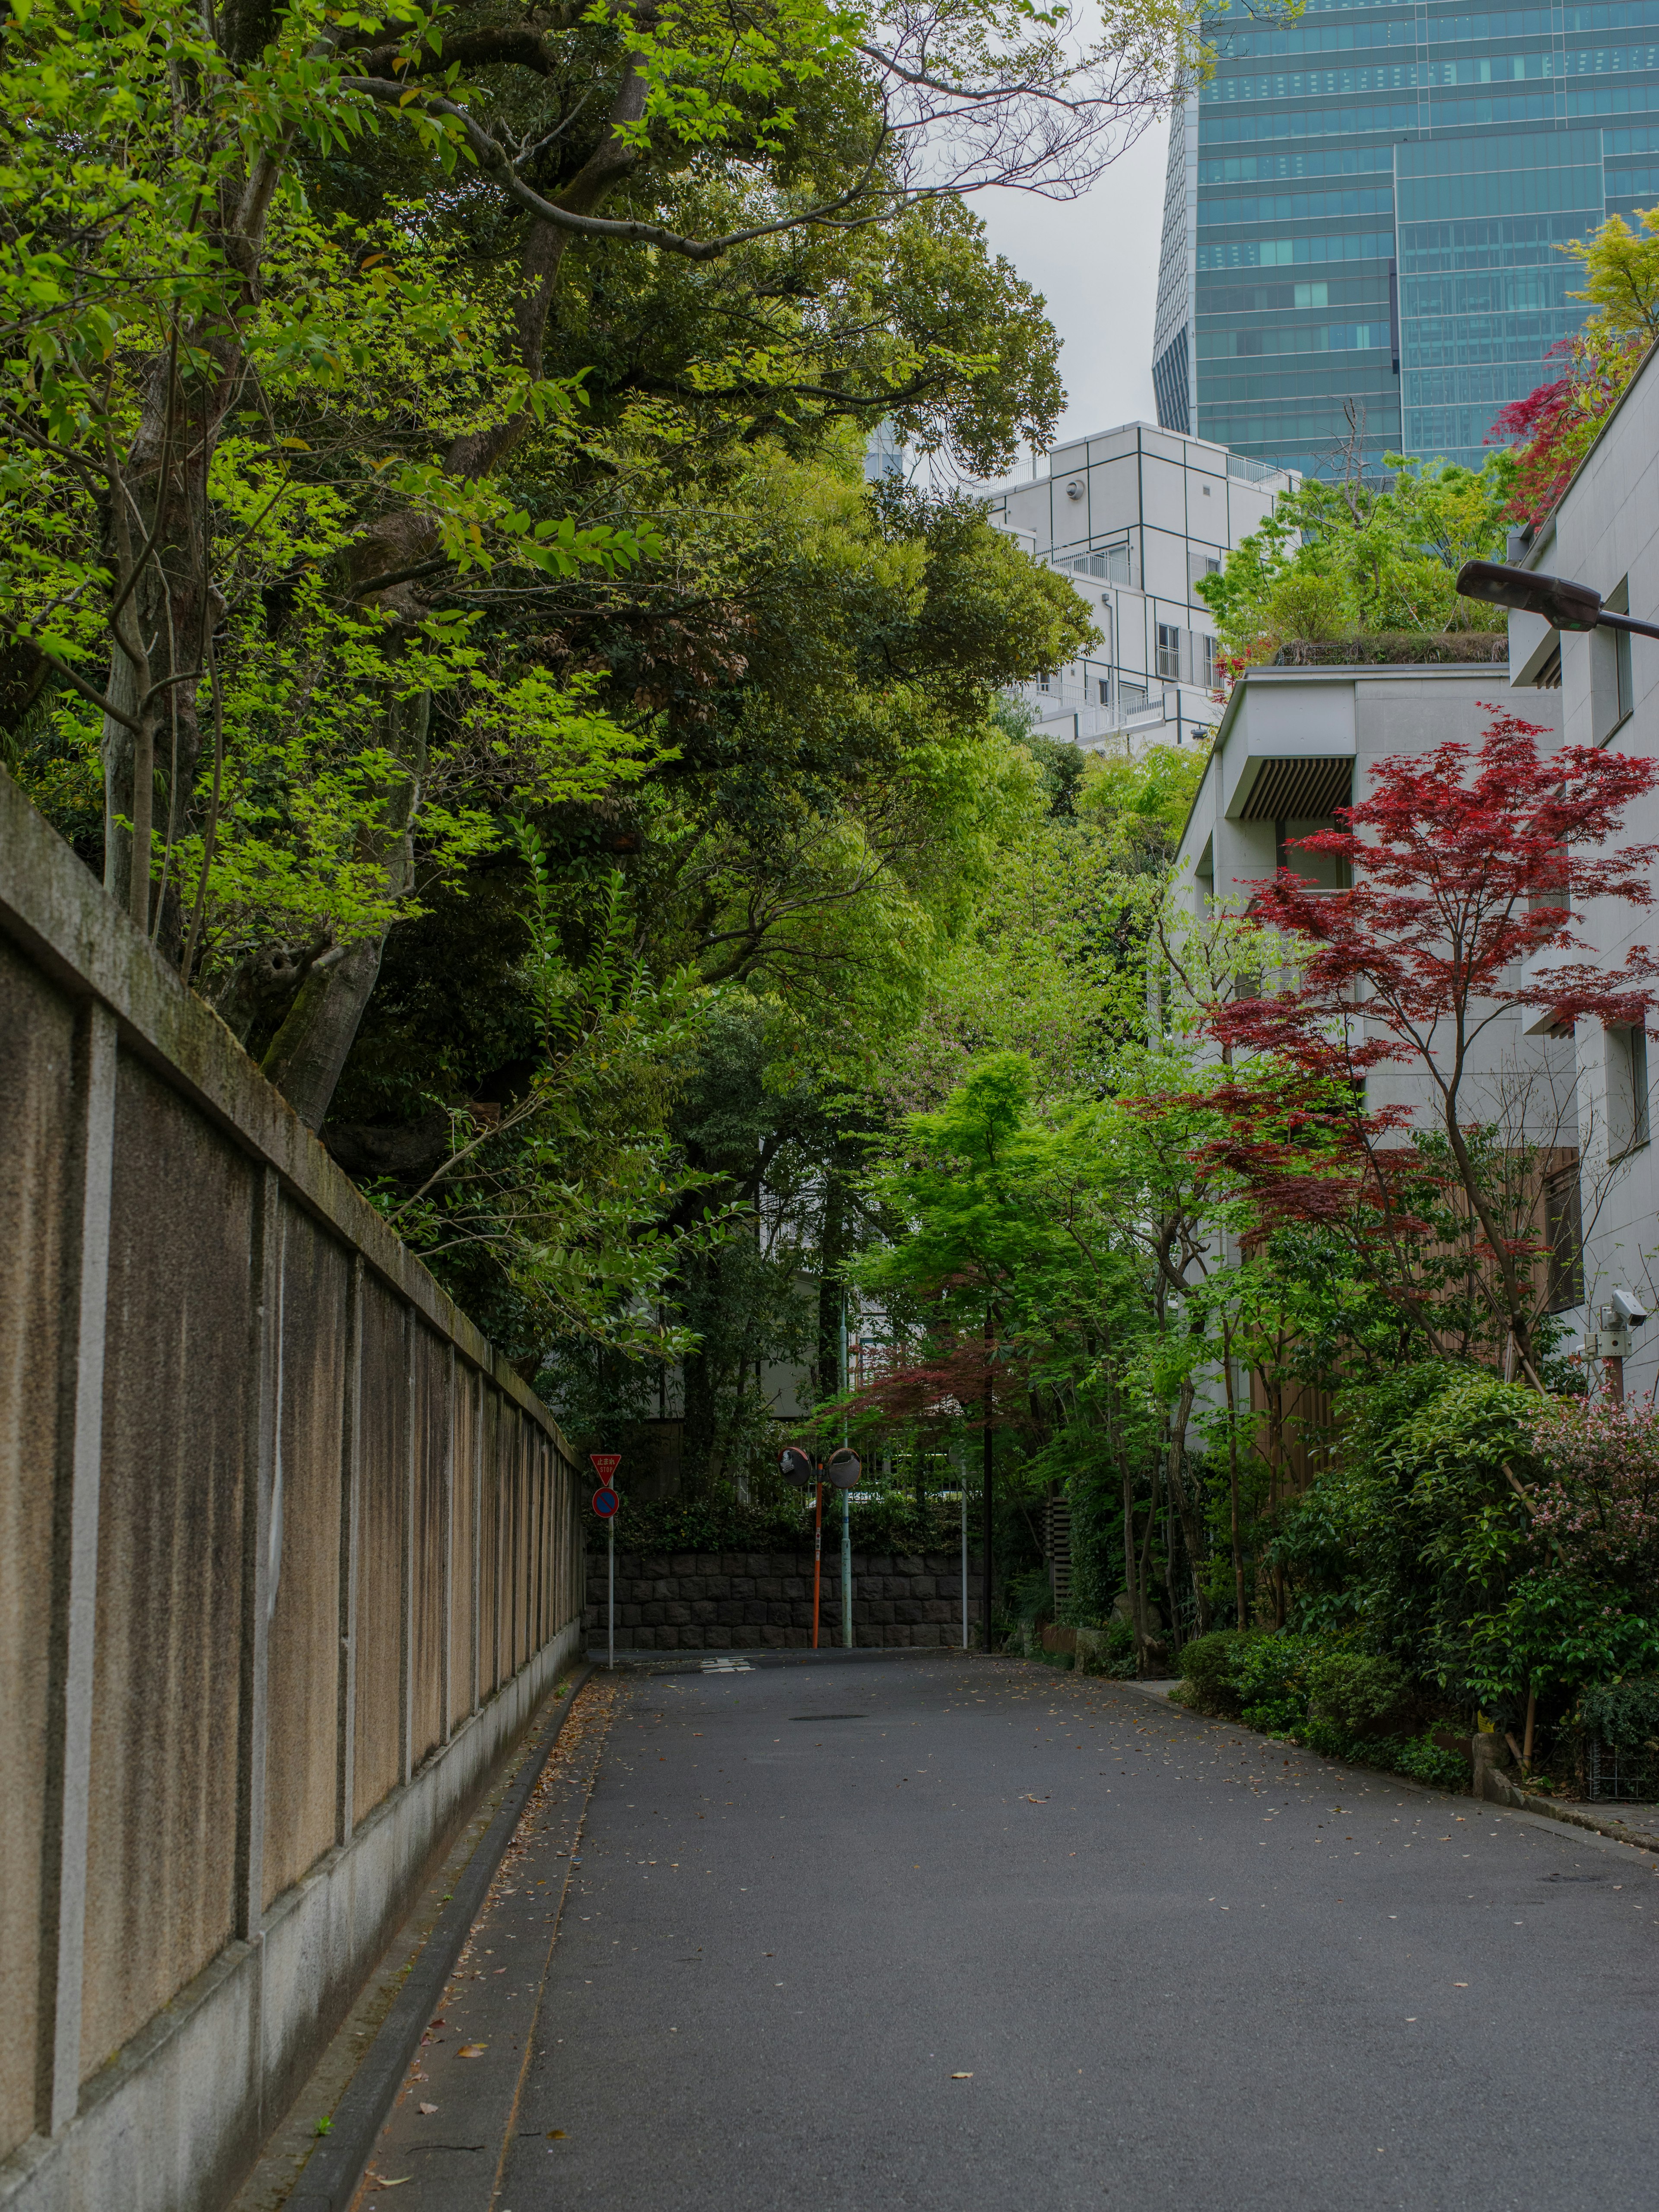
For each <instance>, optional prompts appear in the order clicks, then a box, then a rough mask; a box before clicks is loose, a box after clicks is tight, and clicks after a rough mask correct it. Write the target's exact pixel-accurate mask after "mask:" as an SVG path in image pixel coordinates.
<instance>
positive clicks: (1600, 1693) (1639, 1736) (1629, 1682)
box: [1578, 1674, 1659, 1751]
mask: <svg viewBox="0 0 1659 2212" xmlns="http://www.w3.org/2000/svg"><path fill="white" fill-rule="evenodd" d="M1578 1718H1579V1722H1580V1724H1581V1725H1582V1726H1583V1729H1585V1730H1586V1731H1587V1733H1588V1734H1589V1735H1599V1736H1600V1737H1601V1741H1602V1742H1603V1743H1607V1744H1615V1745H1617V1746H1618V1747H1619V1748H1620V1750H1621V1751H1659V1680H1656V1678H1655V1677H1654V1676H1653V1675H1651V1674H1636V1675H1632V1676H1630V1677H1628V1678H1627V1679H1626V1680H1624V1681H1622V1682H1599V1683H1597V1685H1596V1686H1595V1688H1594V1689H1591V1690H1586V1691H1585V1692H1584V1694H1583V1697H1582V1698H1581V1699H1579V1702H1578Z"/></svg>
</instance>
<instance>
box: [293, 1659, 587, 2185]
mask: <svg viewBox="0 0 1659 2212" xmlns="http://www.w3.org/2000/svg"><path fill="white" fill-rule="evenodd" d="M592 1672H593V1669H592V1667H591V1666H590V1665H589V1664H588V1663H587V1662H586V1661H585V1660H579V1661H578V1662H577V1663H576V1665H575V1667H574V1668H573V1669H572V1670H571V1672H570V1673H569V1674H567V1675H566V1677H565V1680H566V1683H567V1684H568V1689H567V1691H566V1693H565V1695H564V1697H563V1698H562V1699H561V1700H560V1703H559V1711H558V1712H557V1713H556V1715H555V1716H554V1717H553V1719H552V1721H551V1722H550V1723H549V1725H548V1727H547V1728H546V1729H545V1730H544V1732H543V1735H542V1740H541V1741H540V1742H539V1743H538V1745H537V1746H536V1747H535V1748H534V1749H533V1750H532V1752H531V1753H530V1755H529V1757H528V1758H527V1759H526V1760H525V1761H524V1763H523V1765H521V1766H520V1769H519V1771H518V1773H517V1774H516V1775H515V1776H514V1777H513V1784H512V1786H511V1788H510V1789H509V1790H507V1795H506V1796H504V1797H503V1798H502V1800H501V1806H500V1808H499V1809H498V1811H497V1812H496V1814H495V1819H494V1820H492V1821H491V1822H490V1824H489V1826H488V1827H487V1828H486V1829H485V1830H484V1832H483V1835H482V1836H480V1837H479V1838H478V1842H477V1848H476V1849H475V1850H474V1851H473V1854H472V1856H471V1858H470V1859H469V1860H468V1861H467V1863H466V1865H465V1868H464V1869H462V1872H461V1875H460V1876H459V1880H458V1881H457V1882H456V1884H455V1887H454V1889H453V1891H452V1892H451V1893H450V1899H449V1902H448V1903H447V1905H445V1907H444V1909H443V1911H441V1913H440V1914H439V1916H438V1917H437V1919H436V1920H435V1922H434V1923H433V1928H432V1933H431V1934H430V1935H429V1936H428V1937H427V1939H426V1942H425V1943H424V1944H423V1945H422V1948H421V1952H420V1954H419V1956H418V1957H417V1958H416V1960H415V1963H414V1964H413V1966H410V1970H409V1972H408V1973H407V1974H406V1975H405V1976H404V1985H403V1987H402V1989H400V1990H398V1995H397V1997H396V1999H395V2000H394V2002H393V2003H392V2009H391V2011H390V2012H388V2013H387V2015H386V2018H385V2019H384V2020H383V2021H381V2022H380V2027H379V2028H378V2029H377V2030H376V2031H375V2035H374V2041H373V2042H372V2043H371V2044H370V2045H369V2046H368V2050H367V2051H365V2052H364V2053H363V2055H362V2059H361V2060H360V2061H359V2063H358V2066H357V2070H356V2073H355V2074H354V2075H352V2077H351V2079H350V2081H349V2082H348V2083H347V2085H346V2088H345V2092H344V2093H343V2096H342V2097H341V2099H340V2100H339V2102H338V2104H337V2105H336V2106H335V2107H334V2111H333V2112H332V2114H331V2125H330V2128H329V2131H328V2133H327V2135H326V2136H324V2137H323V2139H322V2141H321V2142H319V2144H318V2145H317V2148H316V2149H315V2150H313V2152H312V2154H311V2156H310V2157H309V2158H308V2159H307V2160H306V2162H305V2166H304V2167H303V2168H302V2169H301V2174H300V2179H299V2182H298V2185H297V2186H296V2187H295V2190H294V2191H293V2192H292V2194H291V2195H290V2196H289V2198H288V2201H287V2203H286V2205H285V2207H284V2212H346V2208H347V2207H348V2206H349V2204H350V2203H351V2200H352V2197H354V2196H355V2195H356V2190H357V2185H358V2183H359V2182H360V2181H361V2180H362V2175H363V2169H364V2167H365V2166H367V2165H368V2161H369V2157H370V2154H372V2152H373V2151H374V2144H375V2141H376V2138H377V2137H378V2136H379V2135H380V2130H381V2128H382V2126H383V2125H384V2124H385V2121H386V2114H387V2113H388V2112H390V2111H391V2109H392V2100H393V2099H394V2098H395V2097H396V2096H397V2093H398V2086H399V2084H400V2083H401V2082H402V2081H403V2078H404V2075H405V2074H406V2073H407V2072H408V2070H409V2064H410V2060H411V2059H412V2058H413V2057H414V2056H415V2053H416V2050H417V2049H418V2047H419V2045H420V2040H421V2037H422V2034H423V2033H425V2030H426V2024H427V2022H428V2020H430V2019H431V2017H432V2015H433V2012H434V2010H435V2008H436V2007H437V2005H438V2003H439V2002H440V2000H441V1997H442V1996H443V1992H444V1989H445V1986H446V1984H447V1982H448V1980H449V1978H450V1974H451V1973H452V1972H453V1968H454V1965H455V1961H456V1960H457V1958H458V1957H459V1955H460V1949H461V1946H462V1944H463V1943H464V1942H465V1941H466V1937H467V1932H468V1930H469V1929H471V1925H472V1923H473V1922H474V1921H475V1920H476V1919H477V1917H478V1914H479V1911H481V1909H482V1907H483V1901H484V1899H485V1897H486V1896H487V1895H488V1893H489V1885H490V1883H491V1882H492V1881H494V1880H495V1869H496V1868H497V1867H499V1866H500V1864H501V1858H502V1855H503V1854H504V1853H505V1851H506V1850H507V1845H508V1844H509V1843H510V1842H511V1841H512V1840H513V1830H514V1829H515V1828H516V1827H517V1826H518V1825H519V1816H520V1814H521V1813H522V1812H523V1811H524V1808H525V1806H526V1803H527V1802H529V1798H530V1793H531V1791H532V1790H533V1789H534V1788H535V1786H536V1784H537V1783H538V1781H539V1780H540V1779H541V1773H542V1769H543V1768H544V1766H545V1765H546V1764H547V1760H548V1754H549V1753H550V1752H551V1750H552V1748H553V1747H554V1745H555V1744H556V1742H557V1741H558V1739H559V1732H560V1730H561V1729H562V1728H563V1726H564V1724H565V1722H566V1721H567V1720H568V1717H569V1716H570V1714H571V1712H572V1711H573V1710H574V1706H575V1703H576V1693H577V1692H578V1691H579V1690H580V1689H581V1687H582V1686H583V1685H584V1683H586V1680H587V1679H588V1677H589V1676H590V1675H591V1674H592Z"/></svg>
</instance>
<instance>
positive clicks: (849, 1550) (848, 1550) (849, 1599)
mask: <svg viewBox="0 0 1659 2212" xmlns="http://www.w3.org/2000/svg"><path fill="white" fill-rule="evenodd" d="M847 1385H848V1372H847V1285H845V1284H844V1283H843V1284H842V1290H841V1398H842V1406H841V1440H842V1445H843V1447H844V1446H845V1444H846V1443H847ZM841 1640H842V1648H843V1649H844V1650H848V1651H850V1650H852V1648H853V1493H852V1492H851V1491H850V1490H843V1491H842V1493H841Z"/></svg>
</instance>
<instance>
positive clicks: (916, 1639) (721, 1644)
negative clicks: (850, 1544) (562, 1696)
mask: <svg viewBox="0 0 1659 2212" xmlns="http://www.w3.org/2000/svg"><path fill="white" fill-rule="evenodd" d="M605 1594H606V1568H605V1552H604V1550H603V1549H600V1550H597V1551H590V1552H589V1553H588V1555H587V1638H588V1644H589V1646H590V1648H592V1649H597V1648H598V1646H599V1645H600V1644H603V1643H604V1642H605V1612H606V1595H605ZM820 1603H821V1611H820V1615H819V1636H818V1640H819V1643H820V1644H821V1645H822V1644H840V1643H841V1641H842V1619H841V1547H840V1546H839V1545H838V1544H837V1545H836V1547H834V1548H833V1550H832V1549H831V1547H830V1546H829V1544H827V1543H826V1545H825V1546H824V1552H823V1591H822V1595H821V1600H820ZM980 1606H981V1582H980V1568H979V1562H978V1560H977V1559H972V1558H970V1559H969V1562H968V1621H969V1631H970V1633H971V1632H972V1631H973V1629H974V1627H975V1623H976V1622H977V1620H978V1617H979V1608H980ZM811 1641H812V1554H811V1553H810V1552H674V1553H669V1552H618V1553H617V1650H628V1651H763V1650H801V1649H803V1648H804V1647H806V1646H809V1645H810V1644H811ZM853 1641H854V1644H857V1645H860V1646H862V1647H864V1648H866V1649H878V1648H880V1647H882V1646H884V1645H885V1646H890V1647H897V1648H899V1649H906V1648H909V1647H912V1646H916V1645H952V1644H955V1645H959V1644H961V1642H962V1559H961V1555H960V1554H959V1553H936V1552H930V1553H927V1554H926V1556H920V1555H917V1556H910V1557H903V1556H898V1557H894V1556H890V1555H888V1554H885V1553H862V1552H855V1553H854V1554H853Z"/></svg>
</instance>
